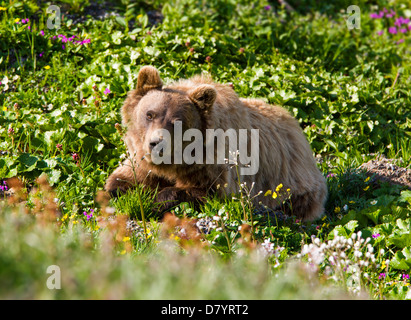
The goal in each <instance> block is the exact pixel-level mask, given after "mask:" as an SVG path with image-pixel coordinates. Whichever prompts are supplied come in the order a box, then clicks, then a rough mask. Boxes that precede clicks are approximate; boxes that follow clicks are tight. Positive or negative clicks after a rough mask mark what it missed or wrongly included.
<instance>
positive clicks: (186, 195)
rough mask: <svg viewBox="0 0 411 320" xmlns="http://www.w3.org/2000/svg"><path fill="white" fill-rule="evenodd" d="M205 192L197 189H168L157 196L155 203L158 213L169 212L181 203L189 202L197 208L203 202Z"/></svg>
mask: <svg viewBox="0 0 411 320" xmlns="http://www.w3.org/2000/svg"><path fill="white" fill-rule="evenodd" d="M205 195H206V192H205V191H204V190H202V189H199V188H187V189H183V188H176V187H168V188H165V189H163V190H161V191H160V192H159V193H158V194H157V199H156V202H157V203H158V204H159V209H158V211H159V212H162V213H163V212H167V211H170V209H172V208H173V207H175V206H176V205H178V204H179V203H181V202H190V203H192V204H194V206H195V208H198V207H199V205H200V204H201V203H203V202H204V197H205Z"/></svg>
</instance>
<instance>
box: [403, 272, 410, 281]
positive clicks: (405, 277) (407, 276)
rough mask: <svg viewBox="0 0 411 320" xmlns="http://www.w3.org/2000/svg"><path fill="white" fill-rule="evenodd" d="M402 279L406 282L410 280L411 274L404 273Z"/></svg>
mask: <svg viewBox="0 0 411 320" xmlns="http://www.w3.org/2000/svg"><path fill="white" fill-rule="evenodd" d="M402 278H403V279H404V280H405V279H407V280H408V279H409V278H410V275H409V274H405V273H403V274H402Z"/></svg>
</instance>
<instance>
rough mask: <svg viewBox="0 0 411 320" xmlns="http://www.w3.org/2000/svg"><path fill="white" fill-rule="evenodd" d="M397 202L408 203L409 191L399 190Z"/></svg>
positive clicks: (410, 198) (410, 193)
mask: <svg viewBox="0 0 411 320" xmlns="http://www.w3.org/2000/svg"><path fill="white" fill-rule="evenodd" d="M398 202H408V203H409V204H411V191H409V190H404V191H401V196H400V197H399V198H398Z"/></svg>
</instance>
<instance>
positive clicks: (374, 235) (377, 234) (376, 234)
mask: <svg viewBox="0 0 411 320" xmlns="http://www.w3.org/2000/svg"><path fill="white" fill-rule="evenodd" d="M379 236H380V234H379V233H374V234H373V235H372V237H373V238H374V239H376V238H378V237H379Z"/></svg>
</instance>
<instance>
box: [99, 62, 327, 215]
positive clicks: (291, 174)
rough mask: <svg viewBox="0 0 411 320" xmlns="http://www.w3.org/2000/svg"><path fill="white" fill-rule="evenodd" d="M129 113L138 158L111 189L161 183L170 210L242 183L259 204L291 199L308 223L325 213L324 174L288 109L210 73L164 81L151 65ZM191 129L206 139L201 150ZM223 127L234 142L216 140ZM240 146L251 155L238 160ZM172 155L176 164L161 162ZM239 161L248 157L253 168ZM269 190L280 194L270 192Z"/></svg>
mask: <svg viewBox="0 0 411 320" xmlns="http://www.w3.org/2000/svg"><path fill="white" fill-rule="evenodd" d="M121 114H122V124H123V126H124V127H125V128H126V134H125V137H124V140H125V143H126V146H127V149H128V152H129V155H130V158H129V159H127V160H126V161H125V162H124V163H123V164H122V165H120V167H118V168H117V169H116V170H115V171H114V172H113V173H112V174H111V175H110V176H109V178H108V180H107V182H106V185H105V189H106V190H107V191H108V192H110V193H111V194H114V195H116V194H117V193H118V192H124V191H125V190H126V189H128V188H130V187H132V186H135V185H136V184H143V185H144V186H146V187H151V188H157V187H158V191H159V192H158V194H157V201H158V202H162V203H163V204H164V207H163V210H164V211H165V210H168V209H170V208H171V206H175V205H176V204H178V203H179V202H194V203H199V202H200V203H201V201H202V200H203V199H204V197H206V196H207V195H211V194H215V193H217V194H218V195H219V196H227V195H231V194H234V193H238V192H239V184H240V183H242V184H243V186H244V185H245V186H247V188H248V190H251V194H250V197H254V199H253V201H254V203H255V204H259V203H262V204H264V205H266V206H268V207H270V208H273V209H275V208H277V207H279V206H280V205H281V204H282V203H283V201H284V202H285V200H286V199H288V200H287V201H288V202H289V213H290V214H293V215H295V216H297V217H298V218H299V219H303V220H314V219H316V218H319V217H320V216H321V215H322V213H323V211H324V202H325V199H326V196H327V187H326V183H325V179H324V176H323V175H322V174H321V172H320V170H319V169H318V168H317V165H316V161H315V159H314V157H313V154H312V151H311V148H310V146H309V144H308V141H307V139H306V138H305V136H304V134H303V132H302V130H301V128H300V126H299V124H298V122H297V121H296V120H295V119H294V118H293V117H292V116H291V115H290V114H289V113H288V112H287V111H286V110H285V109H283V108H282V107H279V106H275V105H269V104H266V103H265V102H264V101H262V100H258V99H244V98H239V97H238V95H237V94H236V93H235V92H234V90H233V89H232V87H231V86H229V85H223V84H219V83H215V82H213V81H212V79H211V78H210V77H208V76H206V75H199V76H194V77H192V78H191V79H188V80H180V81H177V82H174V83H172V84H170V85H168V86H163V83H162V81H161V78H160V75H159V72H158V71H157V69H155V68H154V67H151V66H145V67H143V68H142V69H141V70H140V72H139V74H138V79H137V87H136V89H134V90H132V91H130V92H129V93H128V96H127V99H126V100H125V102H124V105H123V107H122V109H121ZM177 129H178V130H177ZM190 130H192V131H190ZM193 130H194V131H193ZM195 130H196V131H195ZM213 130H214V131H213ZM218 130H220V131H218ZM241 131H243V132H241ZM167 132H169V133H170V134H167ZM176 132H177V133H178V132H179V133H180V135H181V134H183V135H184V137H185V138H183V141H181V142H178V141H176V139H175V138H176V136H177V135H178V134H177V133H176ZM188 132H190V135H191V137H194V138H195V139H196V138H198V140H197V142H196V144H195V146H194V147H193V146H191V147H190V145H189V144H190V143H193V144H194V142H192V141H191V140H190V139H188V138H187V137H186V133H188ZM210 132H214V135H213V134H211V133H210ZM215 132H219V133H221V132H223V142H226V141H227V140H229V142H232V144H234V147H232V146H231V145H229V146H228V147H227V146H226V144H227V143H226V144H224V143H223V144H221V145H220V144H219V143H221V139H220V141H216V140H218V138H219V137H221V134H220V135H219V134H215ZM244 132H245V133H244ZM209 133H210V134H209ZM242 133H244V134H243V135H242ZM201 135H203V138H204V137H205V138H204V139H203V140H201ZM180 138H181V137H180ZM227 138H228V139H227ZM240 138H242V141H240V140H241V139H240ZM253 143H254V145H253ZM216 144H217V145H216ZM160 145H161V147H159V146H160ZM210 146H211V148H212V149H211V151H210ZM239 148H243V149H244V148H245V150H242V152H243V154H242V153H241V152H240V154H238V153H236V154H235V156H234V158H233V153H232V152H231V153H230V150H231V151H233V150H236V149H239ZM219 150H220V151H221V150H222V153H223V158H224V159H223V160H224V161H221V154H220V155H219V154H218V152H220V151H219ZM190 151H191V152H190ZM179 152H180V153H179ZM193 153H197V154H196V155H195V159H194V158H193ZM229 153H230V154H229ZM250 153H251V156H249V155H250ZM181 154H183V158H184V159H182V157H181ZM166 155H167V156H168V158H167V159H168V160H169V161H168V162H167V161H163V162H161V161H158V159H162V160H164V159H166V157H165V156H166ZM184 156H185V157H184ZM162 157H163V158H162ZM193 159H194V160H196V161H193ZM238 159H240V160H241V159H243V161H242V162H245V161H246V160H247V159H248V167H247V163H242V162H241V161H239V160H238ZM245 159H246V160H245ZM155 160H156V161H155ZM184 160H185V161H184ZM253 161H254V163H252V162H253ZM250 164H253V167H254V168H251V165H250ZM239 167H241V169H243V170H244V171H243V172H241V171H239V170H238V169H239ZM247 169H248V172H246V170H247ZM267 190H272V193H271V194H270V195H264V193H266V191H267ZM163 201H165V202H163Z"/></svg>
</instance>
